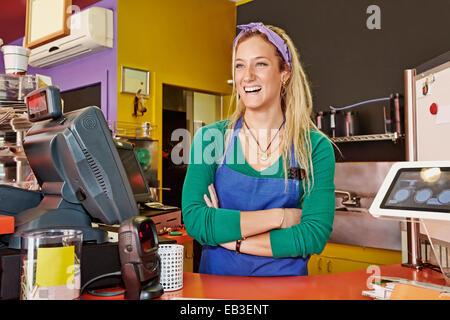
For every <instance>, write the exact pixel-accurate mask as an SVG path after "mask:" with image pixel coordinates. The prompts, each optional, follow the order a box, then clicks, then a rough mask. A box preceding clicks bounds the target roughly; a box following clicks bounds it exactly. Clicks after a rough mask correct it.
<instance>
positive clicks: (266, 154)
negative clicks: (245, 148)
mask: <svg viewBox="0 0 450 320" xmlns="http://www.w3.org/2000/svg"><path fill="white" fill-rule="evenodd" d="M242 119H243V120H244V125H245V127H246V128H247V130H248V131H249V132H250V135H251V136H252V138H253V139H254V140H255V142H256V145H257V146H258V149H259V151H261V152H260V153H259V159H260V160H261V161H267V160H268V159H269V157H270V152H269V149H270V146H271V145H272V142H273V141H274V140H275V138H276V137H277V135H278V133H280V130H281V128H282V127H283V125H284V123H285V122H286V119H284V120H283V122H282V123H281V125H280V127H279V128H278V130H277V132H276V133H275V135H274V136H273V138H272V140H270V142H269V145H268V146H267V148H266V150H263V149H262V148H261V146H260V145H259V141H258V139H257V138H256V137H255V135H254V134H253V132H252V130H251V129H250V127H249V126H248V124H247V122H246V121H245V119H244V117H242Z"/></svg>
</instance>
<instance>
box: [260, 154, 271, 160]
mask: <svg viewBox="0 0 450 320" xmlns="http://www.w3.org/2000/svg"><path fill="white" fill-rule="evenodd" d="M259 159H260V160H261V161H267V159H269V155H268V154H267V152H264V153H261V154H260V155H259Z"/></svg>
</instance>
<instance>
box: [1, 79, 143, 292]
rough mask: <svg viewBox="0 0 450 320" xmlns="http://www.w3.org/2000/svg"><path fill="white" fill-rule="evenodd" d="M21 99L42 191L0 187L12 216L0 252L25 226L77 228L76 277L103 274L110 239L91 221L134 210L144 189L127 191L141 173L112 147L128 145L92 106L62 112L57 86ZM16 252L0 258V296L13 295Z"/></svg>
mask: <svg viewBox="0 0 450 320" xmlns="http://www.w3.org/2000/svg"><path fill="white" fill-rule="evenodd" d="M26 101H27V107H28V115H29V119H30V121H31V122H33V127H32V128H31V129H30V130H29V131H28V133H27V136H26V138H25V139H24V142H23V147H24V151H25V153H26V156H27V158H28V161H29V163H30V167H31V168H32V170H33V172H34V175H35V176H36V179H37V181H38V183H39V186H40V187H41V190H40V191H29V190H24V189H20V188H15V187H10V186H0V198H3V199H8V201H1V202H0V214H2V215H7V216H13V217H14V219H15V232H14V233H13V234H12V235H6V236H1V237H0V248H3V249H1V251H6V250H10V251H14V250H12V249H21V245H22V243H21V234H22V233H23V232H26V231H30V230H35V229H45V228H58V229H77V230H82V231H83V242H84V244H85V246H84V247H83V250H82V252H83V253H82V254H83V257H82V269H83V268H84V267H85V268H84V270H83V274H82V282H83V281H87V280H88V278H89V277H92V276H94V275H95V274H98V273H104V272H105V270H103V269H102V268H104V266H105V265H110V268H112V269H114V268H116V267H118V268H119V269H120V262H119V258H118V252H117V251H118V250H117V245H115V246H111V244H110V243H108V232H107V231H106V230H103V229H101V228H94V227H92V225H93V223H95V222H97V223H102V224H105V225H114V224H121V223H122V222H124V221H128V220H129V219H130V218H134V217H137V216H139V215H140V211H139V209H138V205H137V202H136V201H137V200H139V197H140V194H141V195H142V196H145V194H147V193H148V186H147V185H146V183H145V182H144V183H143V189H141V190H133V188H134V187H136V185H137V184H136V183H132V184H133V186H134V187H133V188H132V185H131V184H130V179H133V181H135V180H136V181H137V180H138V179H141V178H142V176H141V172H140V173H139V174H135V175H134V176H133V172H132V171H130V170H128V171H127V169H129V168H130V163H132V161H128V162H127V164H126V165H125V166H126V167H127V169H126V168H125V167H124V164H123V162H122V161H123V160H125V158H121V155H120V153H121V154H122V157H124V155H123V152H120V151H119V150H120V149H121V147H123V148H125V149H127V150H128V151H130V150H131V151H132V149H130V148H129V146H128V147H126V146H125V145H124V144H122V145H117V143H116V142H115V141H114V140H113V138H112V135H111V132H110V130H109V128H108V126H107V123H106V120H105V118H104V115H103V113H102V111H101V110H100V109H99V108H98V107H87V108H83V109H80V110H76V111H73V112H69V113H65V114H63V112H62V106H61V98H60V93H59V89H58V88H57V87H53V86H50V87H45V88H41V89H38V90H36V91H34V92H32V93H30V94H29V95H28V96H27V99H26ZM123 148H122V149H123ZM133 154H134V151H133ZM137 166H138V167H137V169H139V165H138V164H137ZM135 169H136V168H135ZM137 172H139V171H137ZM89 244H92V245H93V246H88V245H89ZM94 244H95V245H94ZM5 247H8V248H9V249H6V250H5ZM99 252H101V254H102V255H104V256H105V259H104V260H103V261H102V263H100V265H101V266H95V267H96V268H100V269H101V270H86V262H89V261H90V260H92V259H98V256H99V254H98V253H99ZM17 256H18V254H17V253H13V254H10V253H8V254H6V255H4V256H2V259H0V260H1V261H0V263H1V264H0V271H1V272H0V285H1V288H0V299H5V298H6V299H8V298H13V299H14V298H15V295H16V292H15V290H16V291H17V290H18V289H19V288H16V286H17V280H16V279H17V277H18V276H20V271H18V270H19V269H20V268H18V266H19V265H20V259H18V258H17ZM9 258H10V259H9ZM91 265H93V264H92V263H90V264H89V267H91ZM18 272H19V275H18V274H17V273H18ZM83 278H84V279H83ZM19 283H20V281H19Z"/></svg>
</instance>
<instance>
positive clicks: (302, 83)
mask: <svg viewBox="0 0 450 320" xmlns="http://www.w3.org/2000/svg"><path fill="white" fill-rule="evenodd" d="M265 27H266V28H268V29H270V30H272V31H274V32H276V33H277V34H278V35H279V36H280V37H281V38H282V39H283V40H284V41H285V42H286V44H287V46H288V47H289V50H290V52H291V57H292V62H291V70H290V71H291V75H290V77H289V80H288V81H287V82H286V85H285V86H284V89H283V88H282V94H281V97H280V98H281V99H282V100H281V106H282V110H283V112H284V116H285V119H286V123H285V128H284V135H283V137H282V139H281V143H280V147H281V148H282V149H281V153H282V156H283V169H284V174H285V180H286V182H287V178H288V174H287V170H288V167H289V166H290V162H291V160H292V159H293V157H295V160H296V161H297V163H298V164H299V165H300V168H302V169H304V170H305V179H303V188H304V190H305V191H306V190H308V193H309V192H310V191H311V189H312V187H313V185H314V168H313V163H312V144H311V136H310V131H311V129H312V130H317V131H318V132H320V130H319V129H318V128H317V126H316V125H315V124H314V122H313V121H312V119H311V113H312V108H313V102H312V94H311V89H310V86H309V81H308V78H307V76H306V73H305V71H304V70H303V67H302V65H301V63H300V59H299V53H298V51H297V49H296V47H295V45H294V43H293V42H292V40H291V38H290V37H289V36H288V35H287V34H286V33H285V31H284V30H282V29H280V28H278V27H274V26H270V25H265ZM253 36H260V37H262V38H263V39H265V40H266V41H268V40H267V37H266V35H265V34H263V33H261V32H259V31H247V32H245V33H243V34H242V36H240V37H239V39H238V41H237V43H236V45H235V47H234V48H233V61H232V73H233V93H232V98H231V104H230V108H231V107H232V105H233V103H234V101H236V109H235V111H234V112H233V114H232V116H231V121H230V122H229V124H228V129H229V130H227V132H233V129H234V127H235V126H236V123H237V121H238V120H239V118H240V117H242V116H243V115H244V113H245V106H244V105H243V103H242V101H240V100H239V95H238V92H237V88H236V84H235V81H234V80H235V78H234V77H235V70H234V69H235V57H236V49H237V47H238V45H239V43H240V41H242V40H243V39H248V38H250V37H253ZM274 48H275V46H274ZM276 50H277V54H278V56H279V58H280V59H281V60H280V70H282V69H283V67H286V66H287V67H289V66H288V64H287V63H286V62H285V61H284V60H283V58H282V56H281V53H280V52H279V51H278V49H276ZM324 136H325V135H324ZM325 137H326V136H325ZM229 138H230V137H229V136H228V137H227V142H228V140H229ZM327 139H328V137H327ZM226 145H228V143H227V144H226ZM292 145H294V149H295V154H292V152H291V146H292ZM305 184H306V185H305ZM306 187H307V189H306Z"/></svg>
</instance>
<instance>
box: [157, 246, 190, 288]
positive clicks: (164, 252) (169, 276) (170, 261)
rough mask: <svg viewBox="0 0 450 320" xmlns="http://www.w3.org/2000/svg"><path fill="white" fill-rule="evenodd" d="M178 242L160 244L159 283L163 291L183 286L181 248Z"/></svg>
mask: <svg viewBox="0 0 450 320" xmlns="http://www.w3.org/2000/svg"><path fill="white" fill-rule="evenodd" d="M183 249H184V247H183V246H182V245H180V244H160V245H159V248H158V254H159V257H160V259H161V279H160V283H161V285H162V286H163V288H164V291H175V290H179V289H181V288H183V251H184V250H183Z"/></svg>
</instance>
